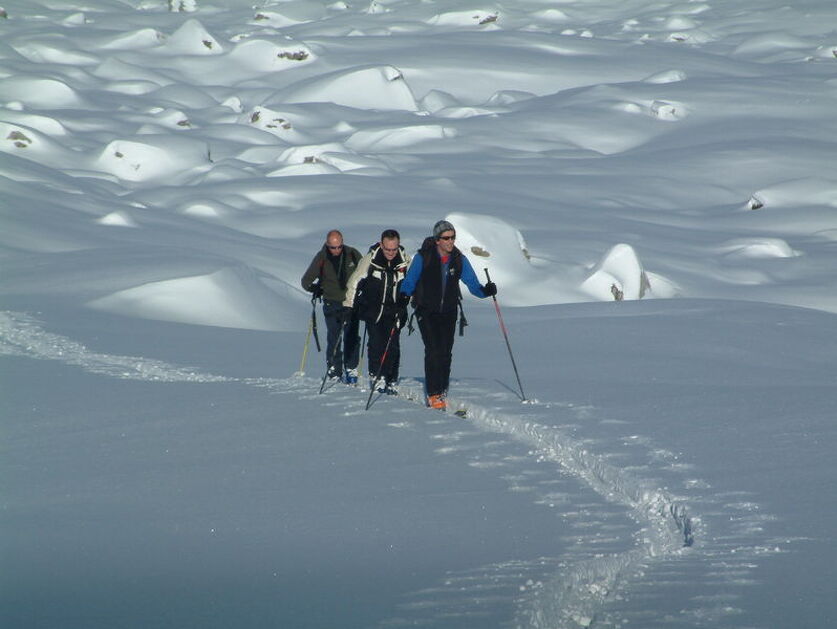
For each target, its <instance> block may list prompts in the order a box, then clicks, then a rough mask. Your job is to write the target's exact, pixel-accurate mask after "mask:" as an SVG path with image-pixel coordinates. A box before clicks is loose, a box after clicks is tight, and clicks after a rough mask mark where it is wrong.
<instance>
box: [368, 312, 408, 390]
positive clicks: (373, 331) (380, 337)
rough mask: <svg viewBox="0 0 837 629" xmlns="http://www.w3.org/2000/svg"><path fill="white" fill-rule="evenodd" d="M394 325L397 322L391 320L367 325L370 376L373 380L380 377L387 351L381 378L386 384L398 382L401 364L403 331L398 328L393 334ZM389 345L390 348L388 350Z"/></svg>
mask: <svg viewBox="0 0 837 629" xmlns="http://www.w3.org/2000/svg"><path fill="white" fill-rule="evenodd" d="M394 325H395V321H393V320H391V319H382V320H381V321H379V322H378V323H367V324H366V333H367V334H368V335H369V341H368V342H367V344H366V348H367V350H368V354H369V375H370V377H372V378H374V377H375V376H377V375H378V370H379V369H381V360H382V359H383V358H384V352H385V351H386V359H384V367H383V369H381V378H383V379H384V380H385V381H386V382H395V381H396V380H398V366H399V364H400V363H401V329H400V328H397V327H396V328H395V332H392V328H393V326H394ZM390 333H392V339H390ZM387 343H389V348H387Z"/></svg>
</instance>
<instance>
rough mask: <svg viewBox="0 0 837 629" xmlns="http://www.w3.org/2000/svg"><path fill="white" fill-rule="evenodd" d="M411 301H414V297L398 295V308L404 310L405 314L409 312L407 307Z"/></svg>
mask: <svg viewBox="0 0 837 629" xmlns="http://www.w3.org/2000/svg"><path fill="white" fill-rule="evenodd" d="M410 299H412V297H411V296H410V295H405V294H404V293H398V307H399V308H403V309H404V312H407V306H408V305H409V303H410Z"/></svg>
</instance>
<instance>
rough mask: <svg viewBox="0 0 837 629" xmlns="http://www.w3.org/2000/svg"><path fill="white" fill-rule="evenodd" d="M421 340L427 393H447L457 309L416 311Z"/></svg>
mask: <svg viewBox="0 0 837 629" xmlns="http://www.w3.org/2000/svg"><path fill="white" fill-rule="evenodd" d="M416 317H417V318H418V325H419V331H421V340H422V341H424V386H425V388H426V389H427V395H438V394H440V393H446V392H447V390H448V384H449V382H450V364H451V360H452V359H453V340H454V338H455V336H456V335H455V332H456V310H454V311H453V312H431V313H421V314H419V313H416Z"/></svg>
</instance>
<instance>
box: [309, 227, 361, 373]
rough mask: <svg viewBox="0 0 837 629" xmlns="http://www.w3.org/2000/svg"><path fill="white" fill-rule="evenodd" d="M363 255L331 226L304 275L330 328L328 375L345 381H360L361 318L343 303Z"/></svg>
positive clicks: (328, 338)
mask: <svg viewBox="0 0 837 629" xmlns="http://www.w3.org/2000/svg"><path fill="white" fill-rule="evenodd" d="M361 257H362V256H361V255H360V252H359V251H358V250H357V249H355V248H353V247H349V246H348V245H345V244H344V243H343V234H341V233H340V232H339V231H338V230H336V229H332V230H331V231H330V232H328V234H326V241H325V243H324V244H323V246H322V249H320V250H319V251H318V252H317V254H316V255H315V256H314V258H313V259H312V260H311V264H309V265H308V269H307V270H306V271H305V273H304V274H303V276H302V288H304V289H305V290H307V291H308V292H309V293H313V294H314V298H318V297H321V298H322V300H323V316H324V317H325V321H326V328H327V329H328V335H327V340H326V363H327V366H328V377H329V378H330V379H333V380H338V379H340V380H343V381H344V382H345V383H346V384H357V364H358V358H359V349H360V339H359V338H358V333H357V330H358V320H357V318H356V317H354V316H353V315H352V310H351V308H346V307H344V306H343V300H344V299H345V298H346V286H347V284H348V281H349V278H350V277H351V276H352V273H354V271H355V269H356V268H357V264H358V262H359V261H360V259H361ZM341 331H342V339H341ZM344 370H345V373H344Z"/></svg>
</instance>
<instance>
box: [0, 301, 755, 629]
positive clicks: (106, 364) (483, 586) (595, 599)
mask: <svg viewBox="0 0 837 629" xmlns="http://www.w3.org/2000/svg"><path fill="white" fill-rule="evenodd" d="M0 354H6V355H11V356H24V357H29V358H35V359H41V360H57V361H61V362H64V363H66V364H69V365H73V366H77V367H80V368H82V369H85V370H87V371H90V372H92V373H96V374H101V375H104V376H108V377H113V378H121V379H134V380H143V381H154V382H193V383H231V382H238V383H244V384H246V385H249V386H253V387H257V388H265V389H268V390H269V391H270V392H271V393H277V394H293V395H297V396H299V397H307V398H309V399H311V400H319V401H320V403H322V404H323V405H326V406H339V407H342V408H345V412H344V415H345V416H357V415H362V414H364V412H365V410H364V406H365V400H366V395H367V394H366V392H365V391H364V390H363V389H362V388H361V389H360V390H356V389H350V388H346V387H343V386H342V385H340V386H336V387H335V386H332V387H331V388H327V389H326V390H325V391H324V395H319V394H318V393H317V392H318V389H319V382H320V381H319V379H315V378H312V377H305V376H304V375H302V374H295V375H293V376H290V377H288V378H243V379H242V378H234V377H225V376H220V375H215V374H207V373H201V372H199V371H198V370H194V369H189V368H184V367H179V366H176V365H172V364H169V363H166V362H163V361H158V360H153V359H148V358H143V357H136V356H119V355H111V354H102V353H97V352H93V351H90V350H89V349H87V348H86V347H85V346H84V345H82V344H80V343H78V342H76V341H73V340H72V339H69V338H66V337H63V336H60V335H57V334H53V333H50V332H47V331H46V330H44V329H43V328H42V327H41V325H40V323H39V322H38V321H37V319H35V318H34V317H32V316H30V315H27V314H23V313H17V312H0ZM456 389H457V391H461V392H462V393H459V394H457V395H456V396H452V397H451V398H450V399H449V403H450V406H451V408H454V409H458V408H462V409H467V413H468V416H467V420H465V422H466V423H465V424H463V431H460V430H458V429H457V428H456V425H457V424H458V423H459V422H461V421H463V420H460V419H459V418H456V417H455V416H454V415H452V414H449V415H440V416H438V417H436V418H434V419H430V418H426V419H424V418H423V421H425V422H427V423H435V424H438V431H439V432H438V434H436V435H435V436H434V437H433V438H434V439H438V441H439V447H438V448H437V452H439V453H440V454H454V453H458V454H460V455H465V456H467V457H470V464H471V465H472V466H474V467H477V468H480V469H484V470H487V471H495V472H501V473H502V472H508V468H509V461H507V460H506V461H503V460H502V459H497V458H494V459H492V456H491V450H492V448H493V446H494V445H497V444H502V443H504V442H505V441H504V439H501V440H499V441H496V440H495V441H493V442H492V441H490V440H487V439H490V437H488V436H489V435H492V434H494V435H501V436H502V437H504V438H505V439H510V440H512V441H514V442H517V443H521V444H523V445H524V446H526V447H527V448H529V450H528V457H527V458H528V460H526V461H519V460H518V461H514V462H513V466H512V471H511V472H510V473H507V474H506V475H505V476H504V478H505V480H506V481H507V482H508V483H509V490H510V491H533V490H535V491H534V492H533V498H535V499H536V500H537V501H539V502H541V503H543V504H547V505H549V506H554V503H560V502H566V500H567V496H566V495H565V494H562V493H561V492H560V491H558V492H555V491H554V487H555V483H559V482H560V479H558V480H556V479H555V478H554V474H551V473H546V476H547V478H542V479H541V480H542V485H541V486H540V487H539V488H537V489H536V488H535V487H533V486H532V483H533V482H534V481H533V478H534V476H535V475H540V476H541V477H543V475H544V474H545V472H544V467H543V464H544V463H546V464H550V463H551V464H554V465H557V466H558V468H559V470H560V471H561V473H563V474H567V475H569V476H572V477H575V478H577V479H579V480H581V481H582V482H583V483H584V484H585V485H586V486H588V487H589V488H590V489H592V490H593V491H595V492H596V493H597V494H598V495H599V496H601V497H602V498H603V499H604V500H605V501H606V502H607V503H609V504H616V505H620V506H621V507H623V508H624V509H626V510H627V512H628V515H629V517H630V518H631V519H632V520H633V521H635V522H636V524H637V527H638V529H637V532H635V534H634V547H633V548H632V549H630V550H628V551H627V552H625V551H622V552H608V551H607V550H606V549H607V546H608V544H609V543H610V542H612V541H614V540H608V539H606V537H605V539H602V538H600V537H595V536H586V535H584V534H583V533H574V534H575V535H576V537H577V541H578V547H579V549H586V551H584V552H578V553H573V554H574V555H575V556H574V559H573V560H572V561H569V562H568V561H567V558H566V557H565V558H563V560H562V561H561V562H559V563H557V564H556V560H555V559H550V558H543V559H542V560H541V561H539V562H536V563H535V564H532V563H531V562H530V563H528V564H527V563H526V562H507V563H504V564H501V565H493V566H483V567H481V568H480V569H479V570H477V571H475V572H474V573H468V574H456V575H449V578H448V579H447V580H446V582H445V584H444V587H442V588H441V589H434V588H430V589H428V590H425V591H422V592H418V593H415V595H414V597H413V598H414V600H413V601H412V602H410V603H408V604H405V605H404V610H405V612H412V613H414V612H417V611H419V612H422V613H432V614H433V615H435V616H436V617H439V618H441V617H446V618H450V617H451V615H455V616H461V617H462V618H478V617H479V615H480V613H481V612H480V610H479V609H478V607H479V606H480V605H481V604H483V603H485V602H487V601H488V600H491V599H492V598H493V599H496V600H502V599H504V597H505V600H507V601H508V602H511V601H516V603H517V605H516V607H517V610H518V611H517V618H516V625H517V626H521V627H523V626H525V627H535V628H546V627H578V626H591V624H592V623H593V622H594V620H595V621H596V623H597V625H599V626H602V624H601V622H600V619H599V616H600V614H601V613H602V609H603V607H604V606H605V605H606V604H607V603H608V601H611V600H613V597H614V596H616V595H617V593H618V592H619V591H620V587H621V586H622V585H624V584H625V583H627V582H629V580H630V579H631V578H632V577H633V576H636V575H640V574H641V573H642V571H643V567H644V566H646V565H647V564H649V563H651V562H653V561H660V560H666V559H670V558H672V557H678V556H685V555H688V554H690V553H691V554H692V555H693V560H697V559H695V557H697V558H699V557H701V556H704V558H708V557H713V559H712V560H713V561H714V562H716V563H718V565H721V566H723V565H728V564H724V559H723V558H724V556H725V555H727V554H728V553H729V552H730V551H731V552H732V553H735V552H736V551H738V552H739V555H738V558H739V559H741V560H742V561H743V559H744V557H745V556H746V555H747V553H741V551H742V550H744V549H742V548H740V547H737V548H736V547H735V540H734V539H731V540H729V541H728V548H727V549H726V550H725V549H724V548H723V544H721V545H719V544H718V543H717V540H715V541H714V542H713V544H714V546H715V548H704V547H705V546H706V545H707V544H706V543H705V542H704V540H705V539H706V537H707V533H706V531H705V530H704V528H705V526H704V523H703V521H702V519H701V518H698V517H696V516H695V515H694V514H691V513H690V511H689V510H688V509H687V508H686V506H685V504H684V503H683V501H682V500H681V499H679V498H677V497H675V496H673V495H672V494H671V493H669V492H668V491H667V490H665V489H662V488H660V487H658V486H656V485H655V484H654V483H653V482H651V481H648V480H646V479H644V478H642V477H640V476H638V475H636V474H634V473H632V472H631V471H628V470H627V469H623V468H620V467H618V466H617V465H614V464H613V463H611V462H609V460H608V459H607V457H606V456H603V455H601V454H597V453H596V452H594V451H593V450H592V448H591V447H590V444H589V443H585V442H583V441H582V440H580V439H578V438H575V437H573V436H571V435H569V434H567V432H565V431H564V430H562V429H561V428H559V427H556V426H550V425H547V424H544V423H542V421H538V420H539V419H541V420H543V418H544V416H545V414H546V415H555V414H557V413H561V414H567V413H568V411H569V413H570V414H573V413H574V414H575V415H576V416H577V418H580V417H582V416H586V415H589V413H590V412H591V410H590V409H589V408H588V407H577V408H576V407H572V405H567V404H541V403H534V404H531V405H526V406H521V407H520V409H521V412H519V413H515V412H514V406H510V405H509V399H507V398H511V396H510V394H506V393H503V394H494V395H492V394H490V393H488V394H487V393H486V391H485V390H484V387H482V390H481V389H480V386H479V385H468V384H460V383H458V384H457V387H456ZM358 393H362V395H358ZM372 399H373V405H372V407H371V408H372V409H373V410H374V409H376V408H380V407H379V406H378V405H381V404H387V405H390V404H392V403H393V402H394V403H395V404H397V405H398V407H399V408H397V409H396V410H395V411H394V413H397V414H404V415H405V416H404V418H403V420H402V421H401V422H398V421H392V422H389V423H388V425H389V426H390V427H392V428H393V429H404V428H409V427H410V426H411V425H412V422H413V419H412V417H411V416H409V415H407V414H408V413H410V409H411V408H412V405H414V404H420V405H423V399H424V397H423V390H422V385H421V383H420V382H419V381H417V380H412V379H405V380H404V381H403V383H402V387H401V393H400V395H399V397H398V398H397V399H391V398H388V397H386V396H378V397H377V398H376V397H373V398H372ZM474 399H479V400H481V402H482V403H480V404H477V403H475V402H472V401H471V400H474ZM495 401H499V402H501V403H502V402H503V401H505V402H506V405H505V406H502V404H501V405H500V406H489V405H488V404H492V403H494V402H495ZM514 403H516V400H511V404H514ZM390 410H392V407H391V406H390ZM428 412H429V411H428ZM450 422H453V423H450ZM465 425H467V426H468V427H469V428H470V427H471V426H473V427H475V428H476V429H478V431H479V434H481V435H483V436H482V437H481V438H479V441H477V442H475V441H474V436H473V435H469V434H468V433H467V432H464V430H465V429H464V426H465ZM434 429H435V428H434ZM638 441H641V440H638ZM634 445H637V444H634ZM651 457H652V458H657V459H660V458H663V459H664V458H665V454H664V453H660V452H653V451H652V452H651ZM536 464H537V467H536V468H535V467H534V466H535V465H536ZM521 467H523V468H525V469H524V471H523V472H521V469H520V468H521ZM503 468H506V469H503ZM531 468H534V469H531ZM688 483H690V484H691V487H692V488H693V489H697V490H700V489H701V488H702V487H701V484H700V482H699V481H694V480H692V481H688ZM550 488H552V491H550ZM716 498H718V499H720V501H721V502H722V503H723V504H722V505H720V506H719V505H717V504H716V505H714V507H715V508H720V509H721V510H722V511H723V513H724V516H725V517H728V518H729V520H730V521H734V522H736V525H737V527H738V528H739V529H740V532H741V534H742V537H745V536H746V535H752V532H753V527H759V526H761V524H762V523H763V521H764V520H765V519H769V516H768V515H767V514H764V513H760V512H759V509H758V505H755V504H754V503H752V502H749V501H747V500H746V496H732V497H731V496H720V497H716ZM695 501H698V502H703V503H704V505H705V508H711V503H712V502H713V501H712V500H710V499H709V498H707V497H703V498H702V499H700V498H699V499H696V500H695V499H693V502H695ZM578 511H579V516H580V517H581V518H586V519H588V520H589V519H590V518H591V512H590V510H589V509H588V507H586V506H581V505H579V509H578ZM735 511H737V512H738V513H737V514H735V513H732V512H735ZM595 516H596V519H597V521H603V520H606V519H607V517H608V516H607V514H605V513H601V512H597V513H595ZM588 525H589V523H588ZM605 528H606V527H605ZM614 528H615V527H614ZM597 535H598V534H597ZM617 537H618V535H617ZM596 544H601V545H603V547H604V548H605V550H604V551H603V552H598V551H599V550H600V549H599V548H597V547H596ZM591 547H592V548H593V549H594V550H595V551H597V552H594V553H593V554H592V555H591V553H590V548H591ZM751 550H754V551H756V552H759V551H761V552H769V549H767V548H763V549H751ZM743 566H744V567H743V568H742V567H741V565H738V566H735V567H734V570H735V571H736V574H737V575H738V577H739V581H741V580H744V581H746V572H747V564H746V563H744V564H743ZM750 567H752V566H750ZM729 569H730V570H733V568H732V567H730V568H729ZM477 573H479V574H477ZM550 575H551V576H550ZM728 577H729V575H727V578H728ZM521 584H525V585H521ZM452 592H458V593H459V596H453V597H452V596H451V593H452ZM465 592H468V595H467V596H466V595H465V594H464V593H465ZM475 607H476V608H475ZM427 610H432V612H427ZM391 624H399V623H398V622H396V621H392V623H384V625H383V626H389V625H391Z"/></svg>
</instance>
